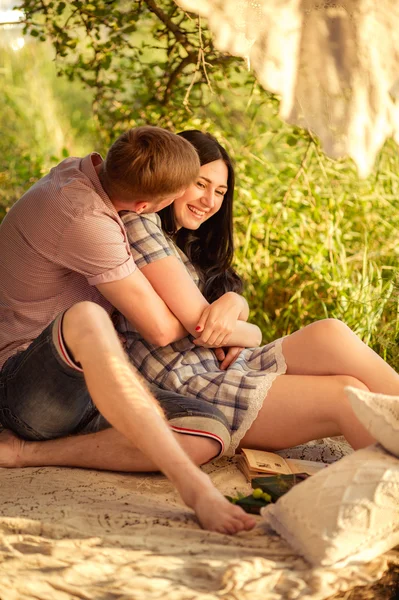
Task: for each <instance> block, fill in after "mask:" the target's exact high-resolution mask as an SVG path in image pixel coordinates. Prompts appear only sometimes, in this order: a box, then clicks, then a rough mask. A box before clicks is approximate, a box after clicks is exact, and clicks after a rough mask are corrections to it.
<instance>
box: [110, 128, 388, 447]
mask: <svg viewBox="0 0 399 600" xmlns="http://www.w3.org/2000/svg"><path fill="white" fill-rule="evenodd" d="M180 135H182V136H183V137H184V138H185V139H187V140H188V141H190V142H191V143H192V144H193V145H194V147H195V148H196V149H197V152H198V154H199V157H200V162H201V171H200V176H199V177H198V180H197V181H196V182H195V183H194V184H193V185H191V186H190V187H189V188H188V189H187V191H186V192H185V193H184V194H183V196H181V197H180V198H178V199H177V200H175V202H174V203H173V205H171V206H169V207H167V208H165V209H164V210H162V211H161V212H160V213H159V216H158V215H155V214H152V215H144V216H139V215H137V214H134V213H130V212H129V213H125V214H124V215H123V217H122V218H123V221H124V224H125V227H126V229H127V232H128V237H129V240H130V244H131V249H132V254H133V258H134V260H135V262H136V264H137V266H138V267H139V268H140V269H141V271H142V272H143V273H144V275H145V276H146V278H147V279H148V280H149V281H150V283H151V285H152V286H153V287H154V289H155V290H156V292H157V293H158V295H159V296H160V297H161V298H162V299H163V300H164V302H165V303H166V304H167V306H168V307H169V308H170V310H171V311H172V312H173V313H174V314H175V316H176V317H177V318H178V319H179V320H180V322H181V323H182V324H183V326H184V327H185V328H186V330H187V332H188V335H187V337H186V338H183V339H182V340H180V341H178V342H174V343H172V344H170V345H167V346H165V347H161V348H159V347H154V346H152V345H151V344H149V343H148V342H146V341H145V340H144V339H143V337H142V336H140V334H138V333H137V332H136V331H135V330H134V329H133V328H132V327H131V325H130V324H129V323H128V322H127V321H126V319H124V317H123V316H121V315H120V316H119V318H118V322H117V329H118V331H119V333H120V334H121V335H122V336H124V338H125V341H126V346H125V347H126V350H127V352H128V354H129V356H130V359H131V361H132V363H133V364H134V365H135V366H136V368H137V369H138V370H139V371H140V372H141V373H142V374H143V376H144V377H145V378H146V379H147V380H148V381H150V382H153V383H155V384H156V385H157V386H159V387H160V388H162V389H165V390H173V391H179V392H180V393H182V394H187V395H190V396H194V397H196V398H198V399H201V400H206V401H208V402H209V403H211V404H212V405H214V406H215V407H217V408H218V409H219V410H220V411H221V412H222V413H223V414H224V416H225V417H226V419H227V421H228V423H229V427H230V430H231V443H230V446H229V448H226V449H225V451H227V453H228V454H233V453H234V452H235V450H236V449H237V448H238V447H239V446H245V447H252V448H259V449H271V450H277V449H282V448H287V447H290V446H295V445H297V444H301V443H304V442H307V441H309V440H313V439H317V438H322V437H328V436H335V435H339V434H343V435H344V436H345V437H346V439H347V440H348V441H349V443H350V444H351V445H352V446H353V447H354V448H355V449H357V448H361V447H363V446H366V445H369V444H370V443H372V442H373V441H374V440H373V439H372V437H371V436H370V434H369V433H368V432H367V431H366V430H365V428H364V427H363V426H362V425H361V424H360V423H359V421H358V420H357V418H356V417H355V415H354V413H353V411H352V408H351V406H350V403H349V401H348V398H347V397H346V394H345V391H344V388H345V386H348V385H351V386H354V387H358V388H361V389H368V390H371V391H375V392H381V393H385V394H399V376H398V374H397V373H395V371H394V370H393V369H392V368H391V367H390V366H389V365H388V364H387V363H386V362H384V361H383V360H382V359H381V358H380V357H379V356H378V355H377V354H376V353H375V352H373V351H372V350H371V349H370V348H368V347H367V346H366V345H365V344H364V343H363V342H362V341H361V340H360V339H359V338H358V337H357V336H356V335H355V334H354V333H353V332H352V331H351V330H350V329H349V328H348V327H347V326H346V325H345V324H344V323H342V322H340V321H338V320H335V319H326V320H322V321H318V322H316V323H313V324H312V325H309V326H307V327H305V328H303V329H301V330H299V331H297V332H295V333H293V334H292V335H290V336H287V337H285V338H282V339H279V340H276V341H274V342H271V343H269V344H267V345H266V346H261V347H258V346H259V344H260V332H259V330H258V328H257V327H255V326H254V325H251V324H249V323H247V322H246V319H247V318H248V306H247V303H246V301H245V300H244V299H243V297H242V296H240V295H239V293H240V292H241V289H242V284H241V281H240V279H239V277H238V275H237V274H236V273H235V271H234V270H233V268H232V266H231V264H232V259H233V232H232V203H233V194H234V170H233V167H232V163H231V161H230V158H229V156H228V154H227V153H226V151H225V150H224V148H222V147H221V146H220V144H219V143H218V142H217V141H216V140H215V139H214V138H213V137H211V136H210V135H208V134H203V133H201V132H199V131H186V132H183V133H181V134H180Z"/></svg>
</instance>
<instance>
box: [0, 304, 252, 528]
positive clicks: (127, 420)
mask: <svg viewBox="0 0 399 600" xmlns="http://www.w3.org/2000/svg"><path fill="white" fill-rule="evenodd" d="M59 325H61V324H59ZM54 331H55V339H54V345H55V347H56V348H57V349H58V353H59V356H58V360H60V361H64V362H65V364H66V365H67V366H68V368H70V369H71V373H72V375H74V376H75V377H76V378H78V377H83V376H84V379H85V382H86V385H87V388H88V391H89V393H90V396H91V398H92V399H93V401H94V403H95V404H96V406H97V408H98V410H99V411H100V412H101V413H102V414H103V415H104V417H105V418H106V419H107V420H108V421H109V423H111V425H112V426H113V427H115V429H116V430H117V431H119V433H121V434H122V435H123V436H124V437H125V438H127V440H128V441H129V442H130V443H131V444H132V445H133V446H134V447H136V448H137V449H138V450H140V451H141V452H142V453H143V454H144V455H145V456H146V457H147V459H149V461H150V462H151V463H153V464H154V465H156V466H157V467H158V468H159V469H160V470H161V471H163V472H164V473H165V475H166V476H167V477H168V478H169V479H170V480H171V481H172V482H173V483H174V484H175V486H176V488H177V490H178V491H179V493H180V495H181V496H182V499H183V500H184V501H185V503H186V504H187V505H188V506H190V507H191V508H193V509H194V511H195V512H196V514H197V517H198V518H199V520H200V522H201V524H202V525H203V527H205V528H207V529H210V530H214V531H220V532H224V533H235V532H237V531H240V530H242V529H249V528H251V527H253V525H254V520H253V519H252V518H251V517H249V516H248V515H246V514H245V513H244V512H243V511H241V510H240V509H239V508H238V507H236V506H233V505H231V504H229V503H228V502H227V501H226V500H225V498H224V497H223V496H222V495H221V494H220V493H219V492H218V491H217V490H216V489H215V488H214V486H213V485H212V483H211V481H210V479H209V478H208V477H207V475H206V474H205V473H203V472H201V471H200V470H199V469H198V468H197V467H196V466H195V465H194V463H193V462H192V461H191V460H190V458H189V457H188V456H187V454H186V453H185V452H184V450H183V449H182V448H181V447H180V445H179V444H178V442H177V441H176V439H175V438H174V436H173V434H172V432H171V431H170V429H169V427H168V425H167V424H166V422H165V419H164V416H163V414H162V410H161V409H160V407H159V404H158V403H157V402H156V401H155V399H154V398H153V397H152V395H151V394H150V393H149V391H148V390H147V388H146V387H145V386H144V385H143V383H142V382H141V381H140V379H139V378H138V376H137V374H136V373H135V372H134V371H133V369H132V367H131V365H130V364H129V362H128V360H127V358H126V356H125V354H124V352H123V349H122V347H121V345H120V343H119V340H118V338H117V335H116V333H115V331H114V328H113V325H112V323H111V321H110V319H109V317H108V315H107V314H106V313H105V311H103V309H102V308H101V307H99V306H98V305H96V304H92V303H89V302H82V303H80V304H77V305H75V306H74V307H72V308H71V309H69V310H68V311H67V312H66V313H65V315H64V319H63V323H62V327H61V326H60V327H59V330H58V337H57V332H56V330H54ZM79 365H80V366H79ZM43 370H44V371H45V368H43ZM47 401H48V399H47ZM58 408H59V407H57V410H58ZM46 409H48V410H50V411H51V409H52V406H51V403H50V404H49V405H48V406H46ZM0 418H2V417H0ZM14 430H15V429H14ZM32 430H34V428H32ZM47 437H51V436H47ZM33 439H35V438H34V437H33ZM36 439H38V438H36ZM39 439H40V438H39ZM42 439H43V438H42ZM71 443H73V438H71Z"/></svg>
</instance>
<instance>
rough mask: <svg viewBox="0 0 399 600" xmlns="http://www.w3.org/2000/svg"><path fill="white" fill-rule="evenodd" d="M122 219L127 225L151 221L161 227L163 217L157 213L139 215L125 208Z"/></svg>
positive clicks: (121, 214)
mask: <svg viewBox="0 0 399 600" xmlns="http://www.w3.org/2000/svg"><path fill="white" fill-rule="evenodd" d="M120 216H121V219H122V221H123V223H124V224H125V225H128V224H133V223H143V222H145V221H149V222H150V223H153V224H154V225H157V226H158V227H159V229H161V217H160V216H159V215H158V214H157V213H148V214H147V213H146V214H145V215H138V214H137V213H135V212H133V211H131V210H124V211H122V212H121V213H120Z"/></svg>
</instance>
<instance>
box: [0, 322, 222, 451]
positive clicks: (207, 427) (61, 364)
mask: <svg viewBox="0 0 399 600" xmlns="http://www.w3.org/2000/svg"><path fill="white" fill-rule="evenodd" d="M149 387H150V390H151V392H152V393H153V394H154V396H155V397H156V398H157V400H158V402H159V404H160V405H161V406H162V408H163V410H164V412H165V415H166V418H167V420H168V422H169V426H170V428H171V429H172V430H173V431H175V432H177V433H182V434H189V435H195V436H201V437H208V438H212V439H214V440H216V441H218V442H219V444H220V454H219V456H220V455H222V454H223V453H224V452H225V451H226V450H227V448H228V447H229V444H230V431H229V427H228V423H227V420H226V418H225V416H224V415H223V413H222V412H221V411H220V410H219V409H218V408H216V407H214V406H212V405H211V404H210V403H208V402H206V401H204V400H199V399H197V398H190V397H185V396H181V395H179V394H176V393H174V392H169V391H166V390H161V389H160V388H158V387H156V386H154V385H150V386H149ZM0 427H3V428H7V429H11V430H12V431H13V432H14V433H16V434H17V435H18V436H20V437H22V438H24V439H26V440H36V441H39V440H49V439H55V438H59V437H64V436H67V435H75V434H84V433H94V432H97V431H101V430H103V429H106V428H108V427H111V425H110V424H109V423H108V421H107V420H106V419H105V418H104V417H103V416H102V415H101V414H100V413H99V411H98V410H97V408H96V406H95V405H94V403H93V401H92V399H91V397H90V395H89V392H88V390H87V387H86V383H85V379H84V375H83V371H82V369H81V368H79V365H77V364H75V363H74V361H73V360H72V358H71V357H70V354H69V353H68V350H67V348H66V345H65V343H64V341H63V338H62V315H61V316H60V317H57V319H55V321H54V322H53V323H51V324H50V325H49V326H48V327H47V328H46V329H45V330H44V331H43V332H42V333H41V335H39V337H38V338H37V339H36V340H34V341H33V342H32V343H31V345H30V346H29V347H28V348H27V349H26V350H24V351H22V352H18V353H17V354H15V355H14V356H12V357H11V358H9V359H8V360H7V361H6V362H5V364H4V365H3V368H2V370H1V371H0Z"/></svg>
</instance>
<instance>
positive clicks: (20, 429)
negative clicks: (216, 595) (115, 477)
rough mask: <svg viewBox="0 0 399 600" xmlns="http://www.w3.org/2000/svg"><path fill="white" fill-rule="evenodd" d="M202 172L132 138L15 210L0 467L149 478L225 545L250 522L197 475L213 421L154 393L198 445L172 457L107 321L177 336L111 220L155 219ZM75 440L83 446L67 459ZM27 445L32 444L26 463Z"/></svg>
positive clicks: (5, 240) (4, 244)
mask: <svg viewBox="0 0 399 600" xmlns="http://www.w3.org/2000/svg"><path fill="white" fill-rule="evenodd" d="M198 171H199V160H198V156H197V154H196V151H195V150H194V148H193V147H192V146H191V144H189V143H188V142H187V141H186V140H184V139H183V138H180V137H178V136H176V135H174V134H172V133H170V132H168V131H165V130H162V129H159V128H156V127H139V128H136V129H132V130H130V131H128V132H126V133H125V134H123V135H122V136H120V138H119V139H118V140H117V141H116V142H115V143H114V144H113V145H112V146H111V148H110V150H109V152H108V154H107V157H106V160H105V161H104V162H103V161H102V159H101V157H100V156H99V155H98V154H96V153H93V154H90V155H88V156H86V157H85V158H83V159H78V158H68V159H66V160H64V161H63V162H62V163H60V164H59V165H58V166H57V167H55V168H54V169H52V170H51V171H50V173H49V174H48V175H46V176H45V177H44V178H43V179H41V180H40V181H38V182H37V183H36V184H35V185H34V186H33V187H32V188H31V189H30V190H28V191H27V192H26V194H25V195H24V196H23V197H22V198H21V199H20V200H19V201H18V202H17V203H16V204H15V205H14V206H13V207H12V208H11V210H10V211H9V213H8V214H7V216H6V218H5V219H4V220H3V222H2V224H1V226H0V282H1V284H0V369H1V371H0V424H1V426H2V427H3V428H4V429H5V431H3V432H2V433H1V434H0V466H7V467H10V466H11V467H12V466H33V465H35V464H36V465H37V464H40V465H50V464H54V463H53V462H52V458H51V457H52V453H53V449H54V446H52V444H53V445H54V444H55V445H56V444H57V443H61V444H63V445H62V447H63V448H65V454H64V455H62V458H61V459H60V456H59V453H58V458H57V463H56V464H58V465H60V464H62V465H66V466H79V467H91V468H99V469H116V470H129V471H135V470H136V471H144V470H155V469H157V468H158V469H160V470H161V471H163V472H164V473H165V475H166V476H167V477H169V479H170V480H171V481H172V482H173V483H174V484H175V485H176V487H177V489H178V491H179V493H180V495H181V496H182V498H183V500H184V501H185V502H186V504H187V505H188V506H190V507H191V508H193V509H194V510H195V512H196V514H197V516H198V518H199V520H200V523H201V524H202V525H203V527H205V528H208V529H211V530H215V531H221V532H228V533H235V532H236V531H240V530H242V529H248V528H250V527H252V526H253V524H254V522H253V519H252V518H250V517H248V516H247V515H246V514H245V513H243V512H242V511H241V510H240V509H239V508H238V507H235V506H232V505H230V504H229V503H228V502H227V501H226V500H225V499H224V497H223V496H222V495H221V494H220V493H219V492H218V491H217V490H216V489H215V488H214V487H213V485H212V484H211V482H210V480H209V478H208V477H207V476H206V475H205V474H204V473H202V472H201V471H200V470H199V469H198V468H197V467H196V466H195V464H194V462H193V461H195V462H197V463H198V464H200V463H203V462H205V461H207V460H209V459H210V458H212V457H213V456H215V454H217V452H218V450H219V444H218V442H217V441H216V440H223V438H225V439H226V436H228V432H227V429H226V426H225V424H224V422H223V419H222V418H221V417H220V415H218V414H217V413H216V412H215V411H214V410H213V409H212V407H210V406H209V405H207V404H206V403H202V404H201V403H199V402H198V401H195V400H193V399H186V398H183V397H181V396H176V395H175V396H174V397H171V394H169V393H168V394H166V396H165V393H164V394H163V395H162V393H161V392H160V391H159V392H157V396H158V399H159V402H160V403H161V404H162V406H163V407H164V409H165V412H166V414H167V416H168V417H169V418H170V419H171V421H170V422H171V424H172V428H173V429H174V430H175V431H182V432H185V433H199V434H200V436H199V437H196V438H194V440H190V443H187V441H186V438H187V436H185V435H179V434H177V437H178V438H179V442H180V443H179V442H178V441H177V439H176V434H173V433H172V431H171V428H170V427H168V425H167V423H166V421H165V418H164V414H163V411H162V408H161V406H160V404H159V403H158V402H157V401H156V400H155V399H154V397H153V396H152V395H151V393H150V392H149V391H148V389H147V388H146V386H145V385H143V383H142V382H141V381H140V379H139V378H138V376H137V374H136V373H135V372H134V371H133V368H132V367H131V365H130V363H129V362H128V361H127V358H126V356H125V354H124V351H123V348H122V346H121V344H120V342H119V340H118V337H117V335H116V333H115V331H114V328H113V325H112V322H111V320H110V318H109V315H110V313H111V312H112V310H113V307H116V308H118V309H119V310H120V311H121V312H122V313H123V314H124V315H125V317H126V318H127V319H129V320H130V321H131V322H132V323H133V324H134V325H135V327H136V328H137V329H138V330H139V331H140V332H141V333H142V335H143V337H144V338H145V339H146V340H148V341H149V342H150V343H153V344H156V345H165V344H168V343H170V342H171V341H174V340H176V339H179V338H181V337H183V336H185V335H187V332H186V331H185V330H184V328H183V327H182V325H181V324H180V323H179V321H177V319H176V318H175V317H174V316H173V314H172V313H171V312H170V311H169V309H168V308H167V307H166V305H165V304H164V303H163V301H162V300H161V299H160V298H159V297H158V296H157V295H156V293H155V292H154V290H153V289H152V287H151V285H150V284H149V283H148V281H147V280H146V279H145V277H144V276H143V275H142V274H141V273H140V271H139V270H138V269H136V268H135V265H134V262H133V259H132V257H131V254H130V249H129V244H128V242H127V238H126V234H125V230H124V228H123V224H122V222H121V220H120V217H119V216H118V211H122V210H134V211H136V212H139V213H140V212H154V211H157V210H160V209H161V208H163V207H164V206H166V205H168V204H170V203H171V202H173V200H174V199H175V198H176V197H178V196H179V195H181V194H183V192H184V189H185V188H186V187H187V186H188V185H189V184H190V183H192V181H193V180H194V179H195V177H196V176H197V174H198ZM193 419H194V421H195V424H196V427H193V426H192V423H193ZM187 423H188V425H187ZM206 424H209V426H208V425H206ZM15 434H17V436H19V437H16V436H15ZM71 434H87V435H79V436H77V437H75V438H73V439H71V443H70V444H66V445H65V443H64V442H65V439H62V437H63V436H67V435H71ZM190 437H191V436H190ZM24 440H25V441H24ZM29 440H31V441H39V442H41V443H39V444H32V446H33V448H34V450H32V451H31V450H30V448H31V447H30V444H29ZM45 440H52V441H45ZM46 444H47V445H46ZM185 447H187V448H188V450H189V452H190V456H191V458H190V457H189V456H188V455H187V454H186V452H185V451H184V448H185Z"/></svg>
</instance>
